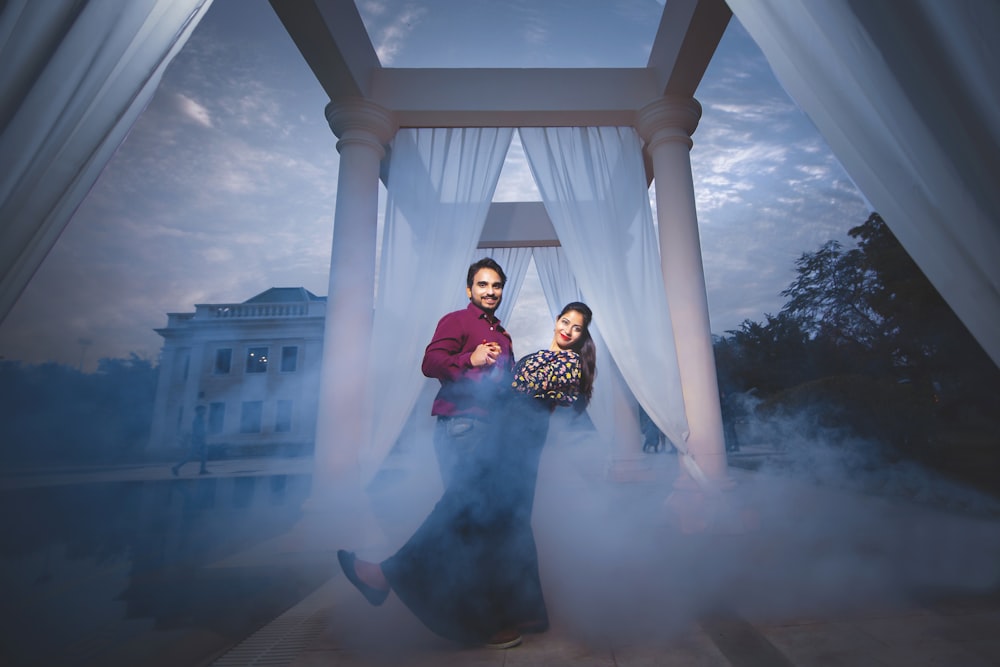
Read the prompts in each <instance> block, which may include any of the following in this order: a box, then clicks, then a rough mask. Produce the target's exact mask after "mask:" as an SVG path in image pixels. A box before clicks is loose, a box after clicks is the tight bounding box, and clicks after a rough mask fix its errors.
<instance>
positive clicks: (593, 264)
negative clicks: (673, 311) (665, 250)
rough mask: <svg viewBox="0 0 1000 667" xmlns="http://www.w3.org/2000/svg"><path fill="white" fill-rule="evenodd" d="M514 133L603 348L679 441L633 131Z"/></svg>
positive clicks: (668, 336)
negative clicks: (590, 312)
mask: <svg viewBox="0 0 1000 667" xmlns="http://www.w3.org/2000/svg"><path fill="white" fill-rule="evenodd" d="M518 132H519V133H520V136H521V143H522V145H523V146H524V152H525V156H526V157H527V159H528V164H529V166H530V168H531V173H532V175H533V176H534V179H535V182H536V184H537V185H538V189H539V192H540V193H541V196H542V201H543V202H544V204H545V209H546V211H547V212H548V214H549V217H550V218H551V219H552V224H553V226H554V227H555V229H556V234H557V235H558V237H559V240H560V243H561V244H562V248H563V251H564V252H565V255H566V258H567V260H568V261H569V264H570V265H571V266H573V267H574V271H573V274H574V275H575V277H576V281H577V284H578V285H579V287H580V292H581V293H582V294H583V295H584V297H585V298H586V301H587V303H588V305H590V306H591V308H593V310H594V321H595V323H596V324H597V326H598V327H599V328H600V331H601V332H602V333H603V335H604V341H605V344H606V346H607V349H608V351H609V352H610V354H611V356H612V357H613V359H614V361H615V363H616V364H617V366H618V368H619V370H620V371H621V373H622V375H623V377H624V378H625V380H626V381H627V382H628V385H629V387H630V388H631V390H632V393H633V394H634V395H635V397H636V398H637V399H638V401H639V403H640V404H641V405H642V406H643V407H644V408H645V409H646V412H647V413H648V414H649V415H650V417H651V418H652V419H653V420H654V421H655V422H656V424H657V425H658V426H659V427H660V429H661V430H662V431H663V432H664V433H665V434H666V435H667V436H668V437H669V438H670V439H671V440H672V441H673V442H675V443H678V444H679V445H681V443H683V442H684V441H685V439H686V437H687V432H688V429H687V418H686V417H685V413H684V399H683V396H682V393H681V383H680V372H679V369H678V365H677V353H676V348H675V345H674V337H673V329H672V326H671V321H670V313H669V310H668V307H667V299H666V293H665V291H664V287H663V277H662V273H661V271H660V260H659V257H658V255H657V252H656V247H657V246H656V239H655V236H654V234H655V231H654V227H653V215H652V211H651V209H650V206H649V194H648V192H647V188H646V177H645V171H644V168H643V162H642V143H641V141H640V139H639V136H638V134H637V133H636V131H635V130H634V129H633V128H631V127H550V128H520V129H519V130H518Z"/></svg>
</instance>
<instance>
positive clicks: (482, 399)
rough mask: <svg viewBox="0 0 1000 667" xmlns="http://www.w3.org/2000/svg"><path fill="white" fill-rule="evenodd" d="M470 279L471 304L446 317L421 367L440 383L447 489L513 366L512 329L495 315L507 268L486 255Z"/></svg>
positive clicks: (439, 435) (438, 446)
mask: <svg viewBox="0 0 1000 667" xmlns="http://www.w3.org/2000/svg"><path fill="white" fill-rule="evenodd" d="M465 282H466V288H465V292H466V295H467V296H468V297H469V305H468V306H466V307H465V308H463V309H462V310H457V311H455V312H452V313H448V314H447V315H445V316H444V317H442V318H441V320H440V321H439V322H438V325H437V328H436V329H435V331H434V335H433V337H432V338H431V342H430V343H429V344H428V345H427V348H426V350H425V351H424V358H423V362H422V363H421V366H420V368H421V370H422V371H423V373H424V375H426V376H427V377H429V378H434V379H436V380H438V381H440V383H441V388H440V389H439V390H438V393H437V396H435V397H434V404H433V406H432V407H431V414H432V415H435V416H436V417H437V425H436V427H435V430H434V452H435V454H436V456H437V462H438V467H439V469H440V471H441V481H442V482H443V483H444V486H445V487H446V488H447V487H448V485H449V484H450V483H451V481H452V479H453V478H454V475H455V471H456V468H457V467H458V466H461V465H462V464H463V461H464V460H465V459H466V458H467V453H468V452H469V451H470V450H471V449H472V448H474V447H475V446H476V443H477V442H478V441H479V440H480V439H481V438H482V437H484V435H485V434H487V433H488V432H489V431H490V429H491V428H492V426H491V424H490V417H491V414H490V412H491V409H492V407H493V405H494V403H495V402H496V398H497V396H498V395H499V394H500V392H501V391H504V390H506V388H507V387H508V386H509V385H510V373H511V370H512V369H513V367H514V352H513V349H512V347H513V344H512V342H511V338H510V334H508V333H507V331H506V330H504V328H503V327H502V326H501V325H500V320H498V319H497V316H496V309H497V307H498V306H499V305H500V302H501V300H502V299H503V288H504V285H505V284H506V282H507V276H506V275H505V274H504V272H503V269H502V268H500V265H499V264H497V263H496V261H495V260H493V259H492V258H490V257H484V258H482V259H480V260H479V261H476V262H473V263H472V264H471V265H470V266H469V270H468V273H467V274H466V279H465Z"/></svg>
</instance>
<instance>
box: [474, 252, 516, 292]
mask: <svg viewBox="0 0 1000 667" xmlns="http://www.w3.org/2000/svg"><path fill="white" fill-rule="evenodd" d="M479 269H493V270H494V271H496V272H497V275H499V276H500V284H501V285H506V284H507V274H506V273H504V272H503V269H501V268H500V265H499V264H497V263H496V260H495V259H493V258H492V257H483V258H482V259H481V260H479V261H478V262H473V263H472V264H470V265H469V275H468V276H467V277H466V279H465V286H466V287H470V288H471V287H472V281H473V280H475V278H476V274H477V273H479Z"/></svg>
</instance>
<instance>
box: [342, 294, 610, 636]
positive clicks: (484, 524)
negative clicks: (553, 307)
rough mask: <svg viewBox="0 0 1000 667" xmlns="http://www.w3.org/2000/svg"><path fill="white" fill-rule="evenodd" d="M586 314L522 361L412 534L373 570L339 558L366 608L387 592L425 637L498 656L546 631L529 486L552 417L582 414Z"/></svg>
mask: <svg viewBox="0 0 1000 667" xmlns="http://www.w3.org/2000/svg"><path fill="white" fill-rule="evenodd" d="M591 317H592V315H591V311H590V308H589V307H587V305H586V304H583V303H579V302H573V303H570V304H568V305H567V306H566V307H565V308H563V311H562V312H561V313H560V314H559V316H558V317H557V318H556V322H555V327H554V331H553V336H552V343H551V344H550V345H549V348H548V349H545V350H539V351H538V352H535V353H534V354H529V355H528V356H526V357H524V358H523V359H521V360H520V361H519V362H518V363H517V365H516V366H515V367H514V371H513V376H512V377H513V379H512V380H511V381H508V383H507V388H506V390H505V391H504V392H502V393H500V394H497V395H495V396H494V399H493V401H494V403H493V405H491V408H492V410H491V415H493V417H494V422H493V423H492V425H491V426H492V428H490V429H489V431H488V434H489V437H484V438H481V439H480V441H479V442H478V447H477V449H476V450H475V451H472V452H469V456H468V458H467V460H466V461H465V463H464V464H463V465H462V466H460V467H459V468H457V469H456V470H455V475H454V477H453V479H452V483H451V484H449V485H448V487H446V488H445V491H444V494H443V495H442V496H441V499H440V500H439V501H438V503H437V504H436V505H435V506H434V509H433V510H431V513H430V514H429V515H428V516H427V518H426V519H425V520H424V522H423V523H422V524H421V525H420V527H419V528H418V529H417V531H416V532H415V533H414V534H413V535H412V536H411V537H410V539H409V540H407V542H406V544H404V545H403V546H402V547H401V548H400V549H399V551H397V552H396V553H395V554H394V555H393V556H391V557H389V558H387V559H386V560H384V561H382V562H381V563H374V562H370V561H364V560H360V559H358V558H356V557H355V554H354V553H353V552H350V551H344V550H340V551H338V552H337V560H338V561H339V563H340V567H341V569H342V570H343V571H344V575H345V576H346V577H347V579H348V580H349V581H350V582H351V583H352V584H353V585H354V586H355V587H356V588H357V589H358V590H359V591H360V592H361V593H362V595H364V596H365V599H366V600H368V602H369V603H371V604H373V605H380V604H382V603H383V602H384V601H385V599H386V598H387V597H388V595H389V592H390V591H394V592H395V593H396V595H397V596H398V597H399V599H400V600H401V601H402V602H403V604H405V605H406V606H407V607H408V608H409V609H410V611H412V612H413V613H414V615H416V616H417V618H419V619H420V620H421V622H423V623H424V625H426V626H427V627H428V628H429V629H431V630H432V631H433V632H435V633H437V634H438V635H441V636H442V637H445V638H447V639H450V640H452V641H456V642H459V643H462V644H466V645H476V644H478V645H485V646H487V647H489V648H496V649H506V648H512V647H514V646H517V645H519V644H520V643H521V641H522V636H521V635H522V633H526V632H544V631H546V630H547V629H548V627H549V618H548V612H547V610H546V605H545V599H544V597H543V595H542V586H541V581H540V578H539V573H538V553H537V550H536V547H535V538H534V534H533V532H532V530H531V513H532V509H533V506H534V498H535V482H536V480H537V477H538V462H539V459H540V457H541V452H542V447H543V445H544V444H545V440H546V438H547V436H548V430H549V421H550V417H551V415H552V412H553V411H554V410H555V409H556V408H558V407H560V406H572V407H573V408H574V409H576V410H577V411H578V412H582V411H583V409H584V408H585V407H586V405H587V403H588V401H589V400H590V397H591V394H592V393H593V382H594V377H595V375H596V364H595V360H596V358H597V355H596V351H595V347H594V342H593V339H592V338H591V337H590V331H589V326H590V321H591Z"/></svg>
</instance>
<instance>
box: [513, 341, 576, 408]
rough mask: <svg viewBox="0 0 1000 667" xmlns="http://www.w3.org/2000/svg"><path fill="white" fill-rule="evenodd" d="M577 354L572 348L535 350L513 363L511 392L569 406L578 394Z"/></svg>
mask: <svg viewBox="0 0 1000 667" xmlns="http://www.w3.org/2000/svg"><path fill="white" fill-rule="evenodd" d="M580 368H581V365H580V355H579V354H577V353H576V352H574V351H572V350H539V351H538V352H535V353H534V354H529V355H528V356H526V357H524V358H523V359H521V360H520V361H519V362H517V365H515V366H514V381H513V382H512V383H511V387H513V389H514V391H517V392H521V393H523V394H527V395H528V396H533V397H534V398H541V399H545V400H549V401H551V402H552V403H553V404H554V405H572V404H573V403H574V402H575V401H576V399H577V398H579V397H580V380H581V370H580Z"/></svg>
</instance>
